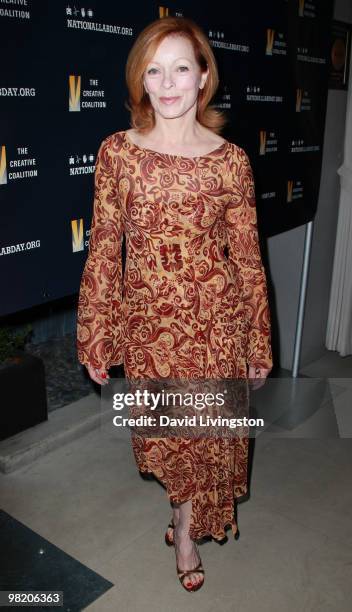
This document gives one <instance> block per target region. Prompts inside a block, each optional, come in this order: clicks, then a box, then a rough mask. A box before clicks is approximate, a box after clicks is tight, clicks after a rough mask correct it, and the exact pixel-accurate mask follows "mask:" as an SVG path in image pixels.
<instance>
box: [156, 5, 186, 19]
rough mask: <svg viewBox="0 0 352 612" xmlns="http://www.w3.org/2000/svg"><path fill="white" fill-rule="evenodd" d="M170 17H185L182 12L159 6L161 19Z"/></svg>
mask: <svg viewBox="0 0 352 612" xmlns="http://www.w3.org/2000/svg"><path fill="white" fill-rule="evenodd" d="M168 15H172V16H173V17H183V13H182V12H181V11H177V10H175V11H174V10H173V9H170V7H168V6H159V19H162V18H163V17H167V16H168Z"/></svg>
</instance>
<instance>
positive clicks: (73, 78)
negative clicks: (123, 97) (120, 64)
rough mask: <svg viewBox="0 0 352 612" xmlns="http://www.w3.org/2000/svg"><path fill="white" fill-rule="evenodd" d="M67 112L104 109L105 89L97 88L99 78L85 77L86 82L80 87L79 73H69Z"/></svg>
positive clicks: (105, 106)
mask: <svg viewBox="0 0 352 612" xmlns="http://www.w3.org/2000/svg"><path fill="white" fill-rule="evenodd" d="M68 90H69V104H68V106H69V112H71V113H76V112H80V111H81V110H91V109H94V110H96V109H105V108H107V102H106V100H105V91H104V90H103V89H99V80H98V79H92V78H87V84H86V86H85V87H84V88H82V78H81V76H80V75H78V76H77V75H74V74H70V76H69V78H68Z"/></svg>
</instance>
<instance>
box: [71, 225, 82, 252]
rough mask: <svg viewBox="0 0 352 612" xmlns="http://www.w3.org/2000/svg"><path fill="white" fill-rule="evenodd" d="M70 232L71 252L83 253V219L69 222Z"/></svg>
mask: <svg viewBox="0 0 352 612" xmlns="http://www.w3.org/2000/svg"><path fill="white" fill-rule="evenodd" d="M71 231H72V252H73V253H77V251H84V241H83V219H72V220H71Z"/></svg>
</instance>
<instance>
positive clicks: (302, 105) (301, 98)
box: [296, 89, 312, 113]
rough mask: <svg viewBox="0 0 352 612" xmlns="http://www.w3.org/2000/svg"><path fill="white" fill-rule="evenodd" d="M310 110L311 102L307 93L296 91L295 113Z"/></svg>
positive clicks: (300, 90) (301, 90)
mask: <svg viewBox="0 0 352 612" xmlns="http://www.w3.org/2000/svg"><path fill="white" fill-rule="evenodd" d="M311 110H312V100H311V98H310V97H309V94H308V91H306V90H303V89H296V113H301V112H303V111H311Z"/></svg>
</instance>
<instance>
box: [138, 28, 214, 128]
mask: <svg viewBox="0 0 352 612" xmlns="http://www.w3.org/2000/svg"><path fill="white" fill-rule="evenodd" d="M207 75H208V72H206V73H203V74H202V73H201V71H200V67H199V65H198V64H197V62H196V58H195V55H194V51H193V47H192V44H191V42H190V41H189V40H188V39H187V38H184V37H182V36H168V37H166V38H164V40H163V41H162V42H161V43H160V45H159V47H158V48H157V50H156V52H155V54H154V57H153V58H152V60H151V61H150V62H149V64H148V65H147V67H146V70H145V73H144V79H143V83H144V87H145V90H146V92H147V93H148V94H149V98H150V102H151V104H152V106H153V108H154V111H155V113H159V114H160V115H162V116H163V117H165V118H169V119H170V118H173V117H180V116H181V115H183V114H184V113H186V112H187V111H188V110H189V109H190V108H191V107H192V106H193V105H194V104H195V103H196V101H197V97H198V92H199V88H203V87H204V84H205V81H206V78H207ZM168 99H169V100H168Z"/></svg>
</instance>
